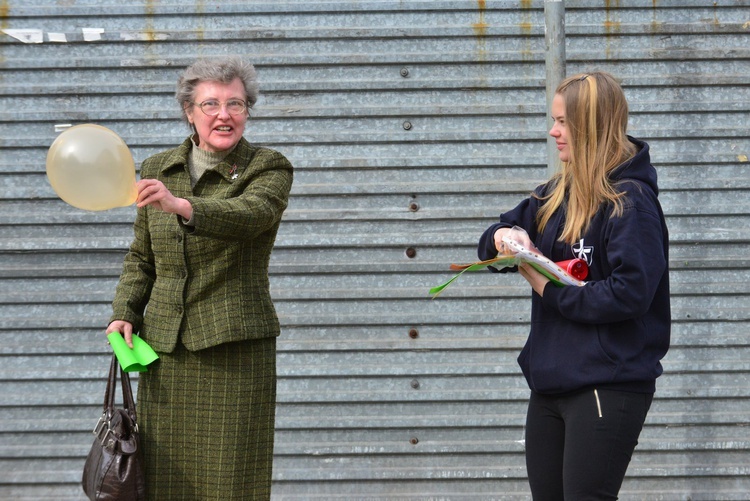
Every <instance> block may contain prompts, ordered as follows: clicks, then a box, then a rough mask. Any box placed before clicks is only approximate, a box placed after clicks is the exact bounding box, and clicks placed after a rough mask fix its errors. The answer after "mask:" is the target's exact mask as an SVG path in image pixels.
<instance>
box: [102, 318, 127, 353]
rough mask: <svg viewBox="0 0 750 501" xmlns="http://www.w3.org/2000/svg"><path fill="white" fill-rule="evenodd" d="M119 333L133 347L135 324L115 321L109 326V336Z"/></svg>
mask: <svg viewBox="0 0 750 501" xmlns="http://www.w3.org/2000/svg"><path fill="white" fill-rule="evenodd" d="M113 332H119V333H120V334H122V337H123V338H125V343H126V344H127V345H128V346H129V347H131V348H132V347H133V324H131V323H130V322H126V321H125V320H115V321H113V322H112V323H111V324H109V325H108V326H107V332H106V333H107V334H111V333H113Z"/></svg>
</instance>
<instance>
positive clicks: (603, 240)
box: [478, 138, 671, 394]
mask: <svg viewBox="0 0 750 501" xmlns="http://www.w3.org/2000/svg"><path fill="white" fill-rule="evenodd" d="M630 140H631V141H632V142H633V143H634V144H635V145H636V146H637V147H638V149H639V151H638V153H637V154H636V155H635V157H634V158H632V159H631V160H629V161H628V162H625V163H624V164H622V165H621V166H619V167H617V169H615V170H614V171H613V172H612V174H611V176H610V178H611V179H612V180H613V181H614V182H615V183H618V184H617V185H616V186H617V187H618V189H619V190H620V191H621V192H624V193H625V196H624V197H623V198H622V199H621V200H622V202H623V213H622V215H621V216H616V217H610V216H611V215H612V211H613V206H612V205H611V204H605V205H602V207H601V208H600V210H599V211H598V212H597V213H596V215H595V216H594V217H593V219H592V221H591V224H590V226H589V229H588V231H587V232H586V234H585V235H583V238H581V239H580V240H579V241H578V242H576V243H575V244H574V245H570V244H568V243H565V242H560V241H558V237H559V236H560V233H561V231H562V227H563V224H564V218H565V210H564V207H561V209H559V210H558V211H556V212H555V213H554V214H553V216H552V218H551V219H550V220H549V222H548V223H547V227H546V228H545V231H543V232H539V231H537V225H536V223H535V218H536V213H537V210H538V209H539V208H540V206H541V204H542V202H541V201H540V200H539V199H538V198H535V197H533V196H532V197H529V198H527V199H525V200H524V201H523V202H521V203H520V204H519V205H518V206H517V207H516V208H515V209H513V210H511V211H509V212H506V213H504V214H502V215H501V216H500V222H499V223H496V224H494V225H492V226H491V227H489V228H488V229H487V231H485V232H484V234H483V235H482V237H481V239H480V241H479V248H478V253H479V258H480V259H490V258H492V257H494V256H496V255H497V250H496V249H495V245H494V239H493V236H494V234H495V231H497V230H498V229H499V228H506V227H511V226H514V225H517V226H520V227H521V228H524V229H525V230H526V231H527V233H528V234H529V237H530V238H531V240H532V241H533V242H534V244H535V245H536V247H537V248H538V249H539V250H540V251H541V252H542V253H543V254H544V255H545V256H547V257H549V258H550V259H552V260H553V261H562V260H566V259H573V258H583V259H585V260H586V262H587V263H588V265H589V276H588V277H587V279H586V281H587V284H586V285H585V286H583V287H575V286H567V287H556V286H555V285H554V284H553V283H552V282H550V283H548V284H547V285H546V286H545V288H544V294H543V297H540V296H539V295H538V294H536V293H532V301H531V332H530V333H529V337H528V340H527V341H526V345H525V346H524V348H523V350H522V351H521V354H520V355H519V357H518V363H519V364H520V366H521V369H522V370H523V374H524V376H525V377H526V380H527V381H528V384H529V387H530V388H531V389H532V390H534V391H536V392H538V393H547V394H559V393H565V392H570V391H575V390H580V389H584V388H591V387H598V388H610V389H620V390H625V391H634V392H642V393H653V392H654V389H655V381H656V378H657V377H658V376H659V375H660V374H661V373H662V366H661V363H660V360H661V359H662V357H664V355H665V354H666V352H667V349H668V348H669V336H670V325H671V320H670V306H669V270H668V259H669V257H668V253H669V242H668V234H667V226H666V223H665V220H664V214H663V213H662V210H661V205H660V204H659V201H658V200H657V195H658V188H657V184H656V170H655V169H654V167H653V166H652V165H651V160H650V157H649V152H648V150H649V148H648V144H646V143H645V142H643V141H639V140H636V139H633V138H630ZM548 188H549V186H548V185H542V186H539V187H538V188H537V189H536V190H535V193H536V194H537V195H541V194H543V193H545V192H546V190H547V189H548ZM495 271H496V270H495Z"/></svg>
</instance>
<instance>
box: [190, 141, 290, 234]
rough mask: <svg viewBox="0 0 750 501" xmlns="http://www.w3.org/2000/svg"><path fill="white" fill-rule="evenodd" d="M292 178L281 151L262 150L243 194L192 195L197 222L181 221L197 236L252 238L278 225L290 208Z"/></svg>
mask: <svg viewBox="0 0 750 501" xmlns="http://www.w3.org/2000/svg"><path fill="white" fill-rule="evenodd" d="M292 177H293V174H292V164H291V163H290V162H289V160H287V159H286V158H285V157H284V156H283V155H282V154H281V153H279V152H277V151H273V150H266V149H263V150H260V151H259V152H258V154H257V155H256V158H254V159H253V161H252V164H251V166H250V173H249V179H248V181H247V184H246V187H245V188H244V190H243V192H242V194H241V195H239V196H235V197H231V198H212V197H188V200H189V201H190V203H191V204H192V206H193V218H192V220H193V221H192V222H193V225H190V226H188V225H185V224H184V222H183V221H182V220H180V224H181V225H182V226H183V228H184V229H185V231H186V232H188V233H192V234H194V235H196V236H205V237H210V238H217V239H223V240H251V239H253V238H255V237H257V236H258V235H260V234H262V233H264V232H266V231H268V230H270V229H272V228H274V227H275V226H276V225H277V224H278V222H279V220H280V219H281V215H282V214H283V212H284V210H285V209H286V207H287V203H288V199H289V192H290V191H291V187H292Z"/></svg>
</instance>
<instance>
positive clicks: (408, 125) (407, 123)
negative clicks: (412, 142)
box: [403, 121, 411, 130]
mask: <svg viewBox="0 0 750 501" xmlns="http://www.w3.org/2000/svg"><path fill="white" fill-rule="evenodd" d="M403 127H404V130H411V122H409V121H406V122H404V124H403Z"/></svg>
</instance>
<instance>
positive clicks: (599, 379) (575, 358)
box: [518, 318, 619, 393]
mask: <svg viewBox="0 0 750 501" xmlns="http://www.w3.org/2000/svg"><path fill="white" fill-rule="evenodd" d="M600 334H601V333H600V331H599V326H598V325H594V324H581V323H576V322H570V321H568V320H566V319H564V318H560V319H558V320H556V321H550V322H536V323H532V325H531V333H530V334H529V339H528V340H527V342H526V346H524V348H523V350H522V351H521V354H520V355H519V357H518V362H519V364H520V365H521V368H522V370H523V372H524V375H525V376H526V379H527V381H528V383H529V386H530V387H531V389H533V390H535V391H538V392H542V393H561V392H566V391H571V390H576V389H578V388H581V387H584V386H590V385H595V384H602V383H609V382H612V381H613V380H614V379H615V377H616V375H617V372H618V370H619V364H618V363H617V362H616V361H615V360H614V359H612V357H610V356H609V355H608V354H607V353H606V352H605V351H604V349H603V348H602V344H601V340H600Z"/></svg>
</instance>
